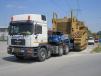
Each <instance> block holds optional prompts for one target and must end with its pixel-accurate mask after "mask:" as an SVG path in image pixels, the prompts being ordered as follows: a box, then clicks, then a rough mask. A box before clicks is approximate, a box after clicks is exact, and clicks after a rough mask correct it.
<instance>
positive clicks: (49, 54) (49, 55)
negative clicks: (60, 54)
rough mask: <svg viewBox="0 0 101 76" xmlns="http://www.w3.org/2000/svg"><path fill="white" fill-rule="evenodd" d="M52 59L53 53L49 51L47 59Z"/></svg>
mask: <svg viewBox="0 0 101 76" xmlns="http://www.w3.org/2000/svg"><path fill="white" fill-rule="evenodd" d="M50 57H51V51H48V53H47V59H49V58H50Z"/></svg>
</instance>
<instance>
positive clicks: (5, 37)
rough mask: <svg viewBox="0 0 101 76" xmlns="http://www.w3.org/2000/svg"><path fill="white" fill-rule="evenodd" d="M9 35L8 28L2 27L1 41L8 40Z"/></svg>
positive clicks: (0, 30)
mask: <svg viewBox="0 0 101 76" xmlns="http://www.w3.org/2000/svg"><path fill="white" fill-rule="evenodd" d="M7 35H8V28H5V27H4V28H3V27H0V41H1V40H7Z"/></svg>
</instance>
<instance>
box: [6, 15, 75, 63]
mask: <svg viewBox="0 0 101 76" xmlns="http://www.w3.org/2000/svg"><path fill="white" fill-rule="evenodd" d="M8 31H9V34H8V40H7V43H8V48H7V52H8V54H11V55H14V56H15V57H16V58H18V59H25V58H27V57H33V58H36V59H38V60H39V61H41V62H42V61H44V60H45V59H47V58H50V57H51V55H52V54H57V55H59V56H62V55H63V54H68V52H69V50H70V49H73V47H74V45H73V40H72V39H70V38H69V37H68V36H65V35H64V34H63V33H62V32H60V31H52V32H51V34H49V33H48V25H47V20H46V16H45V15H41V14H20V15H14V16H12V17H11V21H10V24H9V27H8Z"/></svg>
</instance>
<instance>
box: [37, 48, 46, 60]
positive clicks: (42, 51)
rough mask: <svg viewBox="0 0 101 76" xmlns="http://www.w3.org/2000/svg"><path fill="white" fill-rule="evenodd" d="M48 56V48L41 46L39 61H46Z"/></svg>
mask: <svg viewBox="0 0 101 76" xmlns="http://www.w3.org/2000/svg"><path fill="white" fill-rule="evenodd" d="M46 57H47V53H46V49H45V48H40V50H39V52H38V61H40V62H42V61H45V59H46Z"/></svg>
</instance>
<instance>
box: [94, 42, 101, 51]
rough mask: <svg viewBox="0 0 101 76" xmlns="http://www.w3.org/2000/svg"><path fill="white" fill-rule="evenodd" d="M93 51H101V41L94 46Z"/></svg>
mask: <svg viewBox="0 0 101 76" xmlns="http://www.w3.org/2000/svg"><path fill="white" fill-rule="evenodd" d="M92 52H96V53H101V43H99V44H98V46H97V47H96V48H94V49H93V51H92Z"/></svg>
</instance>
